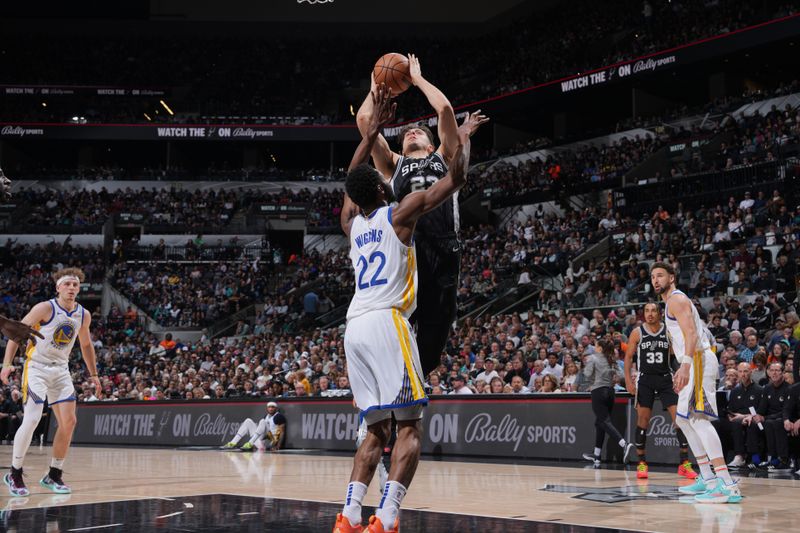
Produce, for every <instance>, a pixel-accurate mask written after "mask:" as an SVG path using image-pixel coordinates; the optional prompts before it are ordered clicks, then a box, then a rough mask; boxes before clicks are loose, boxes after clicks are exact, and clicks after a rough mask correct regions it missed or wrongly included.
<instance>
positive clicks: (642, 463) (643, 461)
mask: <svg viewBox="0 0 800 533" xmlns="http://www.w3.org/2000/svg"><path fill="white" fill-rule="evenodd" d="M652 412H653V410H652V409H651V408H649V407H643V406H642V405H639V406H637V407H636V435H635V436H634V441H633V443H634V445H635V446H636V458H637V459H638V461H639V464H638V466H637V467H636V477H637V478H639V479H647V477H648V475H649V472H648V468H647V428H648V426H649V425H650V416H651V414H652Z"/></svg>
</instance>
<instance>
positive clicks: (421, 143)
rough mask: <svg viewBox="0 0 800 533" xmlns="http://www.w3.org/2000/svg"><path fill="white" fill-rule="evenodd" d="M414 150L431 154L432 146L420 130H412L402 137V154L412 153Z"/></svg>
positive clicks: (426, 135) (425, 134)
mask: <svg viewBox="0 0 800 533" xmlns="http://www.w3.org/2000/svg"><path fill="white" fill-rule="evenodd" d="M414 150H428V152H429V153H430V152H433V144H431V140H430V139H429V138H428V134H427V133H425V132H424V131H423V130H422V129H420V128H412V129H410V130H408V131H407V132H406V134H405V135H404V136H403V153H404V154H405V153H408V152H413V151H414Z"/></svg>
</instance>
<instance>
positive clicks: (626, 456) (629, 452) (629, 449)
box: [622, 442, 636, 464]
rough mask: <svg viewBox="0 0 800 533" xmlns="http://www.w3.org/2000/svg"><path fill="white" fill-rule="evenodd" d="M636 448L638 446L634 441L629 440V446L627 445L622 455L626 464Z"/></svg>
mask: <svg viewBox="0 0 800 533" xmlns="http://www.w3.org/2000/svg"><path fill="white" fill-rule="evenodd" d="M635 449H636V446H634V445H633V443H632V442H629V443H628V445H627V446H625V454H624V455H623V456H622V463H623V464H626V463H629V462H630V459H631V456H632V454H633V450H635Z"/></svg>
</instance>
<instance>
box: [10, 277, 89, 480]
mask: <svg viewBox="0 0 800 533" xmlns="http://www.w3.org/2000/svg"><path fill="white" fill-rule="evenodd" d="M54 278H55V280H56V292H57V293H58V296H57V297H56V298H53V299H52V300H48V301H46V302H40V303H38V304H36V305H35V306H33V309H31V310H30V312H29V313H28V314H27V315H25V318H23V319H22V322H23V323H25V324H28V325H29V326H33V327H34V328H36V329H37V330H38V331H39V333H40V334H41V335H42V339H41V340H39V341H38V342H37V343H36V344H33V343H32V342H30V343H28V348H27V350H26V351H25V354H26V358H25V367H24V369H23V372H22V403H23V406H24V407H23V408H24V416H23V418H22V425H20V427H19V429H18V430H17V434H16V436H15V437H14V450H13V457H12V462H11V473H10V474H6V475H5V476H4V478H3V481H4V482H5V483H6V485H8V488H9V491H10V492H11V495H12V496H27V495H28V494H29V491H28V488H27V487H26V486H25V482H24V481H23V480H22V463H23V461H24V460H25V454H26V453H27V452H28V447H29V446H30V443H31V438H32V437H33V431H34V430H35V429H36V426H37V424H39V420H40V419H41V418H42V409H43V408H44V402H45V400H47V401H48V403H49V404H50V406H51V407H52V409H53V413H54V414H55V416H56V420H57V421H58V430H57V431H56V435H55V438H54V440H53V458H52V459H51V461H50V471H49V472H48V474H47V475H45V476H44V477H43V478H42V479H41V480H40V482H39V483H40V484H41V485H42V486H43V487H45V488H47V489H49V490H52V491H53V492H56V493H60V494H68V493H70V492H71V489H70V488H69V486H68V485H67V484H66V483H64V480H63V479H62V469H63V467H64V459H65V458H66V456H67V450H68V449H69V444H70V441H71V440H72V432H73V430H74V429H75V421H76V420H75V387H74V386H73V384H72V377H71V376H70V373H69V366H68V364H69V355H70V352H72V347H73V346H74V345H75V340H76V339H80V346H81V353H82V354H83V360H84V361H85V362H86V367H87V369H88V370H89V375H90V378H91V380H92V381H93V382H94V386H95V388H96V390H100V380H99V379H98V378H97V365H96V359H95V353H94V346H93V345H92V340H91V337H90V335H89V325H90V324H91V321H92V318H91V315H90V314H89V313H87V312H86V310H85V309H84V308H83V306H81V305H80V304H79V303H78V302H77V301H76V297H77V296H78V292H80V289H81V282H82V281H83V280H84V278H85V276H84V274H83V272H82V271H81V270H80V269H78V268H64V269H61V270H59V271H58V272H56V273H55V274H54ZM18 346H19V345H18V344H17V343H16V342H14V341H13V340H11V341H9V342H8V345H7V346H6V353H5V358H4V359H3V370H2V372H0V379H2V381H3V383H4V384H8V378H9V375H10V374H11V372H12V371H13V370H14V367H13V366H12V360H13V358H14V354H15V353H16V352H17V348H18Z"/></svg>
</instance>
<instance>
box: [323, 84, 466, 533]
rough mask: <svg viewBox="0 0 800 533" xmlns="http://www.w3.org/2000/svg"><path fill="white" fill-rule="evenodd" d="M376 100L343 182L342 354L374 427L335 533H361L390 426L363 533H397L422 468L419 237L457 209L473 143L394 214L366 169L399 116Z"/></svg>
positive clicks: (384, 95)
mask: <svg viewBox="0 0 800 533" xmlns="http://www.w3.org/2000/svg"><path fill="white" fill-rule="evenodd" d="M377 93H378V94H377V96H376V95H374V94H373V97H372V98H373V99H374V100H375V102H374V103H375V107H376V112H375V113H374V114H373V117H372V118H371V120H370V122H369V125H368V126H369V127H368V129H367V131H366V135H365V136H364V139H363V140H362V141H361V144H359V147H358V149H357V150H356V154H355V156H354V157H353V162H352V163H351V166H350V171H349V173H348V175H347V180H346V182H345V190H346V193H347V194H346V195H345V201H344V206H343V208H342V214H341V224H342V230H344V232H345V234H346V235H347V236H348V238H349V240H350V260H351V261H352V263H353V268H354V269H355V282H356V289H355V295H354V296H353V299H352V300H351V302H350V308H349V309H348V312H347V329H346V330H345V341H344V342H345V353H346V355H347V369H348V374H349V377H350V385H351V388H352V390H353V397H354V399H355V403H356V406H357V407H358V408H359V410H360V411H361V417H362V418H363V419H364V421H365V422H366V424H367V435H366V437H365V439H364V442H363V443H362V444H361V446H360V447H359V448H358V451H357V452H356V456H355V459H354V461H353V471H352V473H351V476H350V483H349V485H348V487H347V495H346V498H345V505H344V509H343V510H342V512H341V513H340V514H339V515H338V516H337V520H336V524H335V525H334V529H333V531H334V532H336V533H351V532H361V531H363V530H364V528H363V526H362V525H361V519H362V516H361V502H362V499H363V498H364V495H365V494H366V492H367V486H368V485H369V482H370V480H371V479H372V476H373V475H374V473H375V468H376V466H377V464H378V462H379V461H380V458H381V453H382V451H383V448H384V446H385V445H386V443H387V441H388V440H389V435H390V428H391V417H392V415H394V418H395V419H396V420H397V441H396V442H395V446H394V450H393V452H392V462H391V468H390V469H389V478H388V481H387V482H386V484H385V485H384V490H383V498H382V499H381V502H380V505H379V506H378V509H377V511H376V513H375V516H372V517H370V519H369V524H368V525H367V527H366V531H369V532H372V533H384V532H393V533H394V532H397V531H398V530H399V520H398V516H399V512H400V504H401V502H402V500H403V497H404V496H405V494H406V491H407V490H408V486H409V485H410V483H411V480H412V479H413V477H414V473H415V471H416V469H417V464H418V463H419V456H420V449H421V425H420V419H421V418H422V409H423V406H424V405H425V404H426V403H427V401H428V400H427V397H426V396H425V391H424V389H423V385H422V377H421V376H422V369H421V365H420V360H419V352H418V349H417V343H416V339H415V338H414V335H413V333H412V331H411V326H410V324H409V321H408V318H409V317H410V316H411V314H412V313H413V312H414V309H415V308H416V306H417V263H416V251H415V244H414V239H413V235H414V228H415V226H416V223H417V221H418V220H419V218H420V217H421V216H422V215H424V214H425V213H428V212H430V211H432V210H433V209H435V208H436V207H437V206H439V205H441V204H442V203H443V202H446V201H448V200H450V199H451V198H452V196H453V194H454V193H455V192H456V191H457V190H458V189H460V188H461V187H462V186H463V185H464V183H465V181H466V167H467V160H468V158H469V135H467V134H463V135H460V138H459V141H460V143H461V144H459V145H458V146H457V148H456V151H455V153H454V155H453V161H452V164H451V165H450V170H449V171H448V172H447V174H445V175H444V176H443V177H442V178H441V179H439V180H438V181H437V182H436V183H435V184H433V185H432V186H431V187H429V188H427V189H423V190H421V191H419V192H415V193H412V194H409V195H408V196H406V197H405V198H404V199H403V201H401V202H400V203H399V204H394V205H388V201H389V200H390V198H391V190H390V189H389V188H388V186H387V184H386V183H385V182H384V180H383V178H382V177H381V175H380V173H379V172H378V171H377V170H376V169H374V168H373V167H371V166H369V165H365V164H359V163H360V162H363V161H366V160H367V158H368V157H369V149H370V147H371V146H372V144H373V143H374V142H375V140H376V138H377V136H378V128H379V127H380V125H381V124H382V123H384V122H385V121H386V120H388V118H390V117H391V115H392V114H393V113H392V112H391V111H387V110H388V109H391V108H390V107H389V103H388V90H386V89H385V88H383V87H379V88H378V89H377Z"/></svg>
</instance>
